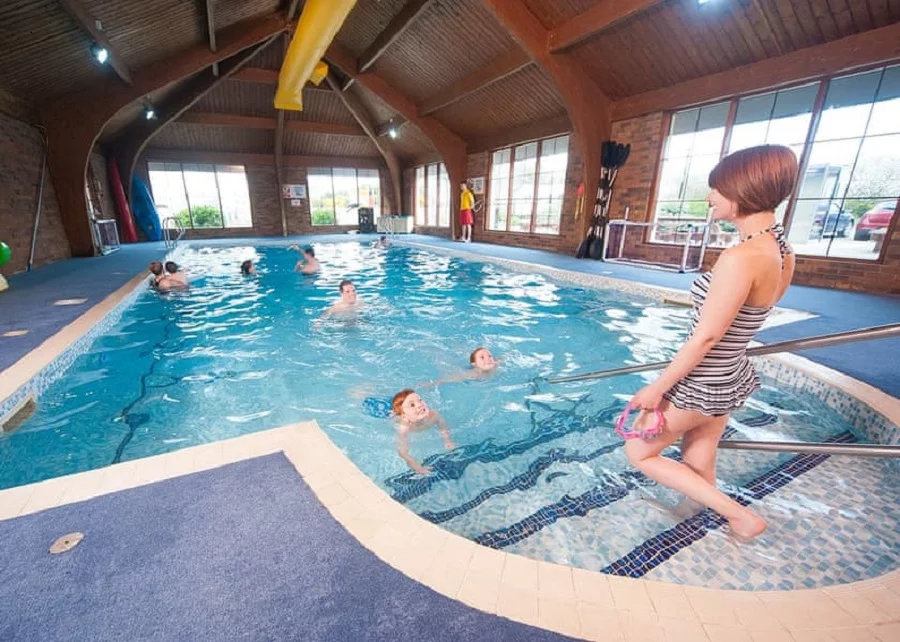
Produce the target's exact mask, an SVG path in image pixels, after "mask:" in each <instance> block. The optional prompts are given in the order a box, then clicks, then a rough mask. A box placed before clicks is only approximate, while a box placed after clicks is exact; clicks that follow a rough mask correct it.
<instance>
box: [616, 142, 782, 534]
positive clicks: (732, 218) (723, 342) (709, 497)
mask: <svg viewBox="0 0 900 642" xmlns="http://www.w3.org/2000/svg"><path fill="white" fill-rule="evenodd" d="M796 180H797V158H796V157H795V156H794V153H793V152H792V151H791V150H790V149H788V148H787V147H780V146H774V145H764V146H762V147H753V148H750V149H745V150H742V151H739V152H736V153H734V154H731V155H730V156H727V157H726V158H724V159H722V161H721V162H720V163H719V164H718V165H717V166H716V167H715V169H713V171H712V172H711V173H710V175H709V186H710V188H712V191H711V192H710V194H709V197H708V199H709V204H710V207H711V208H712V215H713V218H714V219H715V220H720V221H722V220H725V221H729V222H730V223H732V224H733V225H735V226H736V227H737V228H738V230H739V231H740V234H741V241H740V243H738V244H737V245H736V246H735V247H732V248H729V249H727V250H725V251H724V252H722V254H721V255H720V256H719V259H718V261H716V264H715V266H714V267H713V269H712V271H711V272H707V273H705V274H703V275H702V276H700V277H699V278H698V279H697V280H696V281H695V282H694V285H693V286H692V288H691V297H692V299H693V302H694V312H693V318H692V321H691V331H690V335H689V337H688V340H687V341H686V342H685V344H684V345H683V346H682V347H681V349H680V350H679V351H678V354H676V355H675V358H674V359H673V361H672V363H671V364H670V365H669V367H667V368H666V369H665V370H664V371H663V373H662V374H661V375H660V377H659V378H658V379H657V380H656V381H654V382H653V383H651V384H650V385H648V386H646V387H644V388H643V389H641V390H640V391H639V392H638V393H637V394H636V395H635V396H634V398H633V399H632V401H631V403H632V405H633V406H634V407H636V408H641V409H643V410H648V411H649V410H653V409H655V408H659V409H660V410H661V411H662V413H663V416H664V418H665V424H664V428H663V432H662V434H661V435H660V436H659V437H657V438H656V439H654V440H652V441H643V440H640V439H632V440H629V441H628V443H627V444H626V446H625V450H626V453H627V455H628V459H629V461H631V463H632V465H634V466H635V467H636V468H637V469H639V470H640V471H641V472H643V473H644V474H646V475H647V476H648V477H652V478H653V479H655V480H656V481H658V482H659V483H660V484H663V485H665V486H669V487H670V488H673V489H675V490H677V491H680V492H682V493H684V494H685V495H687V496H688V497H690V498H691V499H693V500H695V501H697V502H699V503H701V504H704V505H706V506H709V507H710V508H712V509H713V510H715V511H716V512H718V513H720V514H721V515H723V516H724V517H725V518H727V519H728V523H729V527H730V529H731V531H732V532H733V533H734V534H735V535H736V536H738V537H740V538H743V539H750V538H752V537H755V536H756V535H759V534H760V533H762V532H763V531H764V530H765V529H766V522H765V520H763V519H762V517H760V516H759V515H757V514H756V513H754V512H753V511H751V510H749V509H748V508H746V507H744V506H741V505H740V504H739V503H737V502H736V501H735V500H733V499H732V498H730V497H729V496H728V495H726V494H725V493H723V492H721V491H719V490H718V489H717V488H716V450H717V447H718V443H719V439H720V438H721V437H722V433H723V432H724V431H725V426H726V424H727V423H728V415H729V413H731V412H732V411H733V410H736V409H737V408H740V407H741V406H742V405H743V404H744V401H746V399H747V397H749V396H750V395H751V394H752V393H753V392H754V391H755V390H756V389H757V388H758V387H759V379H758V378H757V376H756V372H755V371H754V369H753V366H752V365H751V364H750V361H749V360H748V359H747V354H746V349H747V344H748V343H749V342H750V341H751V340H752V339H753V337H754V335H755V334H756V333H757V332H758V331H759V329H760V328H761V327H762V324H763V321H765V319H766V317H767V316H768V314H769V311H770V310H771V309H772V307H773V306H774V305H775V303H777V302H778V300H779V299H781V297H782V295H783V294H784V293H785V291H786V290H787V288H788V286H789V285H790V282H791V277H792V276H793V273H794V256H793V254H792V253H791V250H790V246H789V245H788V244H787V242H786V241H785V239H784V229H783V228H782V227H781V225H779V224H778V223H777V222H776V219H775V208H777V207H778V205H779V204H781V202H782V201H784V200H785V199H786V198H787V197H788V196H789V195H790V194H791V192H792V191H793V189H794V185H795V183H796ZM641 419H642V420H645V419H647V417H646V413H645V415H644V417H642V418H641ZM678 439H682V446H681V455H682V462H683V463H679V462H677V461H675V460H673V459H669V458H667V457H662V456H661V455H660V453H661V452H662V451H663V449H665V448H666V447H668V446H670V445H671V444H673V443H674V442H675V441H677V440H678Z"/></svg>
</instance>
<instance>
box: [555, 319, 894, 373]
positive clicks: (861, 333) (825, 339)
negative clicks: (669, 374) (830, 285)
mask: <svg viewBox="0 0 900 642" xmlns="http://www.w3.org/2000/svg"><path fill="white" fill-rule="evenodd" d="M896 336H900V323H889V324H888V325H879V326H875V327H872V328H864V329H862V330H850V331H848V332H836V333H834V334H823V335H821V336H817V337H809V338H806V339H791V340H789V341H778V342H776V343H768V344H766V345H761V346H755V347H753V348H749V349H748V350H747V356H750V357H758V356H760V355H764V354H774V353H776V352H791V351H794V350H807V349H810V348H826V347H829V346H836V345H843V344H845V343H852V342H854V341H871V340H873V339H887V338H888V337H896ZM670 363H672V362H671V361H657V362H654V363H643V364H640V365H637V366H627V367H625V368H613V369H611V370H600V371H597V372H586V373H584V374H580V375H570V376H567V377H550V378H549V379H547V380H546V381H547V383H568V382H571V381H588V380H591V379H605V378H607V377H616V376H618V375H626V374H634V373H637V372H649V371H651V370H662V369H663V368H665V367H666V366H668V365H669V364H670Z"/></svg>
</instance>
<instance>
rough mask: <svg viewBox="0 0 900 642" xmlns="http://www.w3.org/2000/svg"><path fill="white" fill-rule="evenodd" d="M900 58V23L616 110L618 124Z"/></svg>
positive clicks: (626, 102) (632, 99) (656, 93)
mask: <svg viewBox="0 0 900 642" xmlns="http://www.w3.org/2000/svg"><path fill="white" fill-rule="evenodd" d="M898 58H900V23H894V24H892V25H888V26H886V27H881V28H879V29H873V30H871V31H866V32H863V33H859V34H855V35H852V36H847V37H846V38H841V39H839V40H833V41H831V42H826V43H824V44H821V45H816V46H814V47H807V48H806V49H800V50H798V51H794V52H791V53H789V54H785V55H783V56H778V57H777V58H769V59H768V60H762V61H760V62H754V63H750V64H749V65H743V66H741V67H736V68H734V69H729V70H728V71H723V72H720V73H716V74H711V75H709V76H703V77H702V78H695V79H694V80H688V81H686V82H683V83H679V84H677V85H672V86H670V87H664V88H662V89H655V90H653V91H648V92H645V93H643V94H637V95H635V96H629V97H627V98H623V99H621V100H618V101H616V102H615V103H614V104H613V119H614V120H625V119H628V118H636V117H638V116H643V115H646V114H650V113H653V112H658V111H665V110H670V109H677V108H681V107H689V106H691V105H699V104H702V103H708V102H713V101H716V100H719V99H724V98H730V97H732V96H737V95H740V94H746V93H750V92H753V91H758V90H763V89H774V88H777V87H779V86H784V85H790V84H795V83H799V82H803V81H804V80H815V79H818V78H822V77H823V76H828V75H831V74H837V73H841V72H844V71H851V70H853V69H855V68H859V67H864V66H867V65H872V64H877V63H880V62H890V61H893V60H896V59H898Z"/></svg>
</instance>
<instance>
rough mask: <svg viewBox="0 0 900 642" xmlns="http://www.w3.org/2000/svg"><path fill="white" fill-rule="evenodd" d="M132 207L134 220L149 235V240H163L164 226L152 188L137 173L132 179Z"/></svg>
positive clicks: (145, 234)
mask: <svg viewBox="0 0 900 642" xmlns="http://www.w3.org/2000/svg"><path fill="white" fill-rule="evenodd" d="M131 207H132V210H131V212H132V214H133V215H134V220H135V222H136V223H137V225H138V227H139V228H140V229H141V231H142V232H143V233H144V236H146V237H147V240H148V241H161V240H162V226H161V225H160V224H159V214H157V213H156V205H154V204H153V197H152V196H150V190H148V189H147V186H146V185H144V181H142V180H141V179H140V178H138V176H137V174H135V176H134V178H132V179H131Z"/></svg>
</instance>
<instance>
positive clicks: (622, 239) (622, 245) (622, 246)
mask: <svg viewBox="0 0 900 642" xmlns="http://www.w3.org/2000/svg"><path fill="white" fill-rule="evenodd" d="M630 211H631V208H630V207H628V206H626V207H625V222H624V223H622V235H621V236H620V237H619V256H617V257H616V258H619V259H621V258H622V253H623V252H624V251H625V234H626V233H627V232H628V214H629V212H630Z"/></svg>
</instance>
